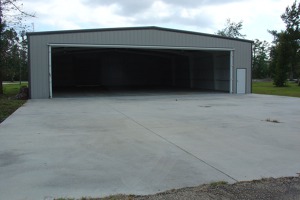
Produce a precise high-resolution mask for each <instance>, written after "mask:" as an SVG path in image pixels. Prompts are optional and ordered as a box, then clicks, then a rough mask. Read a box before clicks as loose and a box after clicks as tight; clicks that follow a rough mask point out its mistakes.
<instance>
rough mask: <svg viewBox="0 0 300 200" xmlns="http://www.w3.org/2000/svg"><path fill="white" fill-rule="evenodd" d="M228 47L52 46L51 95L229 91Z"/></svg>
mask: <svg viewBox="0 0 300 200" xmlns="http://www.w3.org/2000/svg"><path fill="white" fill-rule="evenodd" d="M230 57H231V56H230V51H221V50H215V51H210V50H180V49H176V50H174V49H136V48H92V47H53V48H52V51H51V61H52V62H51V63H52V66H51V73H52V76H51V77H52V80H51V83H52V84H51V85H52V94H53V97H58V96H63V94H66V93H69V94H74V93H75V94H78V93H82V94H84V93H87V92H92V93H94V94H105V93H106V92H108V91H113V90H114V89H115V90H116V89H117V90H120V89H122V90H137V89H138V90H143V91H149V90H150V91H177V90H180V91H182V90H188V91H203V90H205V91H220V92H230V73H231V70H230V63H231V61H230Z"/></svg>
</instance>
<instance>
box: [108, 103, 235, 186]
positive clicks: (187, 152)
mask: <svg viewBox="0 0 300 200" xmlns="http://www.w3.org/2000/svg"><path fill="white" fill-rule="evenodd" d="M109 107H111V108H112V109H114V110H115V111H116V112H118V113H120V114H122V115H123V116H125V117H126V118H127V119H129V120H131V121H133V122H134V123H136V124H137V125H139V126H141V127H143V128H144V129H146V130H148V131H149V132H151V133H153V134H154V135H156V136H158V137H160V138H161V139H163V140H164V141H166V142H168V143H169V144H171V145H173V146H175V147H176V148H178V149H180V150H181V151H183V152H185V153H186V154H188V155H190V156H192V157H194V158H196V159H197V160H199V161H201V162H202V163H204V164H206V165H208V166H209V167H211V168H213V169H215V170H216V171H218V172H220V173H222V174H224V175H225V176H227V177H228V178H230V179H232V180H234V181H236V182H238V180H237V179H235V178H233V177H232V176H230V175H229V174H227V173H225V172H223V171H222V170H220V169H218V168H216V167H214V166H213V165H211V164H209V163H208V162H206V161H204V160H203V159H201V158H199V157H197V156H196V155H194V154H192V153H191V152H189V151H187V150H185V149H184V148H182V147H180V146H179V145H177V144H175V143H173V142H171V141H170V140H168V139H167V138H165V137H163V136H161V135H159V134H158V133H156V132H154V131H153V130H151V129H150V128H148V127H146V126H144V125H143V124H141V123H139V122H138V121H136V120H134V119H133V118H131V117H129V116H128V115H126V114H125V113H123V112H121V111H119V110H117V109H116V108H114V107H112V106H111V105H109Z"/></svg>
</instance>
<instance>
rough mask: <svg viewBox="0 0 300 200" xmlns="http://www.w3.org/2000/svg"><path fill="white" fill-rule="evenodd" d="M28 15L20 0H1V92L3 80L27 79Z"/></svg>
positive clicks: (0, 92) (0, 91)
mask: <svg viewBox="0 0 300 200" xmlns="http://www.w3.org/2000/svg"><path fill="white" fill-rule="evenodd" d="M26 17H34V15H33V14H29V13H26V12H24V11H22V4H21V3H20V2H19V0H0V94H3V85H2V83H3V80H8V81H14V80H27V77H28V69H27V38H26V30H27V27H26V26H25V25H24V24H23V21H24V19H25V18H26Z"/></svg>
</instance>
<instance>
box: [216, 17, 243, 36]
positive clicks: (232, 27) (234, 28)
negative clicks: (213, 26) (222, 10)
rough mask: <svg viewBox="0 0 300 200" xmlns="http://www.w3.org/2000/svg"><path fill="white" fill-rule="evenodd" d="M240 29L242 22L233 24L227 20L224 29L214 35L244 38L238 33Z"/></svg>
mask: <svg viewBox="0 0 300 200" xmlns="http://www.w3.org/2000/svg"><path fill="white" fill-rule="evenodd" d="M242 29H243V22H242V21H240V22H238V23H235V22H231V20H230V19H227V22H226V25H225V28H224V29H222V30H219V31H218V32H217V33H216V34H217V35H221V36H225V37H232V38H245V36H246V35H243V34H241V33H240V31H241V30H242Z"/></svg>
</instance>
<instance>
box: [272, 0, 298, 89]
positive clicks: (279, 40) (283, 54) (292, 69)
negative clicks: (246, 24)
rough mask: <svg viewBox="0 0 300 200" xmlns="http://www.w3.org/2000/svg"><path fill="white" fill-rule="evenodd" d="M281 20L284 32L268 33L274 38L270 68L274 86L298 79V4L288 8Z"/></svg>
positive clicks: (295, 3)
mask: <svg viewBox="0 0 300 200" xmlns="http://www.w3.org/2000/svg"><path fill="white" fill-rule="evenodd" d="M281 19H282V20H283V22H284V23H285V24H286V30H284V31H281V32H277V31H269V32H270V33H271V34H272V35H273V36H274V41H273V43H274V46H273V47H272V50H271V58H272V61H271V65H270V67H271V70H272V72H273V77H274V84H275V85H276V86H284V85H285V82H286V80H287V79H288V78H290V79H294V78H298V80H299V77H300V54H299V49H300V48H299V42H300V33H299V25H300V3H299V4H297V1H295V2H294V3H293V5H292V6H290V7H289V6H288V7H287V8H286V9H285V12H284V13H283V14H282V15H281ZM279 73H281V74H279ZM284 78H285V79H286V80H283V79H284ZM299 85H300V83H299Z"/></svg>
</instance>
